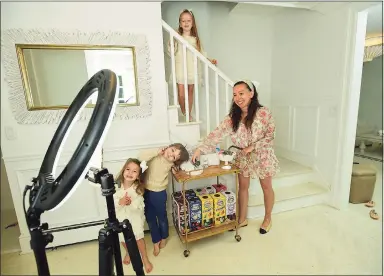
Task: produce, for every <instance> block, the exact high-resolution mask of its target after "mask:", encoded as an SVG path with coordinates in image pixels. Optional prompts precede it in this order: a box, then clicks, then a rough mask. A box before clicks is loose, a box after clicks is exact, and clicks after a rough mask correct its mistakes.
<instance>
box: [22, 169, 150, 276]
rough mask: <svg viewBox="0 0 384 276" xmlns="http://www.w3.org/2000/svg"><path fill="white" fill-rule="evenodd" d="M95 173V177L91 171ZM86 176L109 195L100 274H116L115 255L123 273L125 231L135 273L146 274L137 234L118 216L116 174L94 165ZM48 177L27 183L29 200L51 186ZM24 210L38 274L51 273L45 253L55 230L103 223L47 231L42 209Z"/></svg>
mask: <svg viewBox="0 0 384 276" xmlns="http://www.w3.org/2000/svg"><path fill="white" fill-rule="evenodd" d="M91 173H93V177H91V176H90V174H91ZM86 178H87V179H88V180H89V181H91V182H93V183H98V184H100V185H101V192H102V195H103V196H104V197H105V198H106V202H107V209H108V219H106V220H105V222H104V228H102V229H100V231H99V236H98V241H99V275H100V276H112V275H114V270H113V257H114V259H115V267H116V274H117V276H123V275H124V271H123V265H122V261H121V253H120V244H119V243H120V242H119V236H118V233H123V235H124V240H125V244H126V246H127V250H128V253H129V256H130V258H131V262H132V267H133V269H134V271H135V272H136V275H138V276H143V275H145V274H144V270H143V262H142V260H141V256H140V252H139V249H138V247H137V242H136V238H135V235H134V234H133V230H132V225H131V223H130V222H129V221H128V220H127V219H125V220H124V221H123V222H121V223H120V222H119V221H118V220H117V218H116V212H115V204H114V201H113V194H114V193H115V192H116V190H115V185H114V184H115V183H114V180H113V175H112V174H110V173H108V170H107V169H102V170H100V171H99V170H98V169H95V168H91V169H90V170H89V172H88V174H87V175H86ZM47 180H49V179H48V178H45V177H43V178H40V181H38V180H37V178H34V179H33V180H32V182H33V184H32V186H30V185H27V186H26V189H25V190H24V194H23V196H24V200H25V196H26V192H27V191H28V190H30V202H31V201H33V199H34V198H35V197H37V196H38V195H41V194H44V192H45V191H46V190H47V189H48V188H44V187H49V185H48V184H49V181H47ZM44 181H45V182H48V183H46V184H47V185H42V184H43V183H40V182H44ZM24 212H25V215H26V220H27V225H28V228H29V231H30V234H31V243H30V244H31V248H32V250H33V252H34V255H35V260H36V265H37V270H38V275H39V276H50V272H49V266H48V261H47V255H46V252H45V247H46V246H47V245H48V243H50V242H52V241H53V235H52V234H51V233H52V232H58V231H64V230H72V229H77V228H83V227H90V226H95V225H97V224H100V222H97V223H84V224H80V225H75V226H69V227H62V228H60V227H59V228H53V229H50V230H48V224H47V223H43V224H42V225H40V216H41V214H42V213H43V211H42V210H41V209H39V208H35V207H34V206H30V208H29V209H28V212H26V211H25V205H24Z"/></svg>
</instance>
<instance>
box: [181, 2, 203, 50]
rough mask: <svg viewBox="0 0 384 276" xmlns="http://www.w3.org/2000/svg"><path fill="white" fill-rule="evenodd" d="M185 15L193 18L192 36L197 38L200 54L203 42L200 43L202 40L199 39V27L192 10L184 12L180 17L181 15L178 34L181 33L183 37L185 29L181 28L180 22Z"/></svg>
mask: <svg viewBox="0 0 384 276" xmlns="http://www.w3.org/2000/svg"><path fill="white" fill-rule="evenodd" d="M185 13H188V14H190V15H191V16H192V28H191V36H193V37H195V38H196V46H197V50H198V51H199V52H201V42H200V38H199V33H198V31H197V25H196V20H195V16H194V14H193V12H192V11H190V10H187V9H185V10H183V11H182V12H181V13H180V15H179V28H178V29H177V32H178V33H179V35H183V28H181V26H180V20H181V16H182V15H183V14H185Z"/></svg>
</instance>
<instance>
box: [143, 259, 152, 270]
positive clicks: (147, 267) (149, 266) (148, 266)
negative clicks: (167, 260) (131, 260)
mask: <svg viewBox="0 0 384 276" xmlns="http://www.w3.org/2000/svg"><path fill="white" fill-rule="evenodd" d="M143 264H144V268H145V272H146V273H149V272H151V271H152V269H153V265H152V263H151V262H150V261H149V260H148V259H147V260H145V259H144V260H143Z"/></svg>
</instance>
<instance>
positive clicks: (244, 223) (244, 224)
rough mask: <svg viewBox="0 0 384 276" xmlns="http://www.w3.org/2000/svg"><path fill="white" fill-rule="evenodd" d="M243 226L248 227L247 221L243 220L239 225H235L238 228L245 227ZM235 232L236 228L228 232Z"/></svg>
mask: <svg viewBox="0 0 384 276" xmlns="http://www.w3.org/2000/svg"><path fill="white" fill-rule="evenodd" d="M245 226H248V220H247V219H245V220H244V221H243V222H242V223H239V224H238V225H237V227H238V228H241V227H245ZM235 230H236V228H235V229H231V230H229V231H235Z"/></svg>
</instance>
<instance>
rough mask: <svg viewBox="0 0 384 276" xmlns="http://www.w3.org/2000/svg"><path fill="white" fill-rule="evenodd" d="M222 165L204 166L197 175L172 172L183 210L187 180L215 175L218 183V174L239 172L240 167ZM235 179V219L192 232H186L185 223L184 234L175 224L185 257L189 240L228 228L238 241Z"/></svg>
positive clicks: (208, 235) (201, 237)
mask: <svg viewBox="0 0 384 276" xmlns="http://www.w3.org/2000/svg"><path fill="white" fill-rule="evenodd" d="M222 166H224V162H221V163H220V165H218V166H210V167H208V168H205V169H204V171H203V173H201V174H199V175H195V176H191V175H189V174H188V173H186V172H185V171H179V172H176V173H172V188H173V192H175V184H174V180H176V181H177V182H178V183H180V184H181V188H182V189H181V191H182V195H183V207H184V210H186V198H185V186H186V183H187V182H190V181H195V180H199V179H204V178H209V177H217V183H219V181H218V178H219V176H222V175H228V174H235V175H236V174H238V173H240V169H239V168H238V167H236V166H234V165H231V166H232V167H231V169H222ZM235 181H236V193H235V194H236V219H235V220H232V221H230V220H229V221H228V220H227V221H226V222H224V223H222V224H219V225H214V226H211V227H207V228H202V229H199V230H195V231H193V232H187V229H186V227H187V224H185V231H184V232H187V233H185V234H181V233H180V230H179V228H178V226H177V225H175V228H176V232H177V234H178V236H179V238H180V240H181V242H182V243H183V244H185V250H184V256H185V257H188V256H189V254H190V251H189V250H188V243H189V242H193V241H196V240H200V239H203V238H207V237H210V236H214V235H217V234H221V233H224V232H227V231H229V230H235V231H236V234H235V239H236V241H238V242H239V241H240V240H241V237H240V236H239V234H238V222H237V219H238V217H239V215H238V211H239V205H238V190H239V181H238V178H237V177H235ZM172 213H173V212H172ZM184 213H185V212H184ZM184 219H185V220H186V213H185V217H184ZM174 221H175V220H174Z"/></svg>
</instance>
